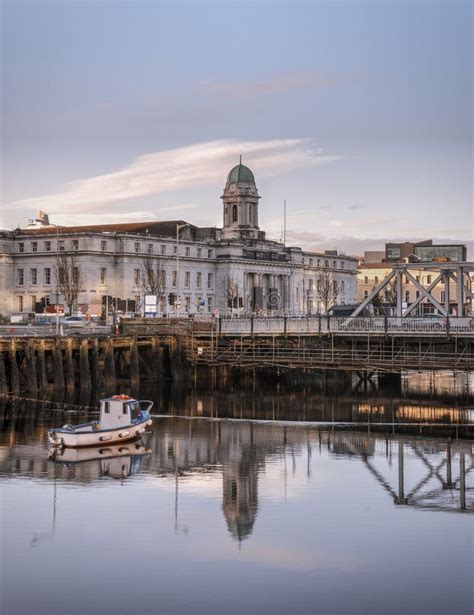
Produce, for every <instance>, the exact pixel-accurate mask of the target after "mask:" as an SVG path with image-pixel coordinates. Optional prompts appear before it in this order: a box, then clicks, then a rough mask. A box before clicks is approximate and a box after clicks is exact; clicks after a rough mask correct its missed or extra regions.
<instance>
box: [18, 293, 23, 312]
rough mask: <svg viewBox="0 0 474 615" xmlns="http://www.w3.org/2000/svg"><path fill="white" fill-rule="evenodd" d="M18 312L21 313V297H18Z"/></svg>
mask: <svg viewBox="0 0 474 615" xmlns="http://www.w3.org/2000/svg"><path fill="white" fill-rule="evenodd" d="M18 311H19V312H23V297H22V296H20V297H18Z"/></svg>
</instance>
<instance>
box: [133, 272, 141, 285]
mask: <svg viewBox="0 0 474 615" xmlns="http://www.w3.org/2000/svg"><path fill="white" fill-rule="evenodd" d="M133 284H134V285H135V286H140V269H134V270H133Z"/></svg>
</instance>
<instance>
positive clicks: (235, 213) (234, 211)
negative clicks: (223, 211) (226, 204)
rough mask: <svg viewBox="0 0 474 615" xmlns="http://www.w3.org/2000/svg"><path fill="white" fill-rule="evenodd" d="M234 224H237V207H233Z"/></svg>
mask: <svg viewBox="0 0 474 615" xmlns="http://www.w3.org/2000/svg"><path fill="white" fill-rule="evenodd" d="M232 222H237V205H232Z"/></svg>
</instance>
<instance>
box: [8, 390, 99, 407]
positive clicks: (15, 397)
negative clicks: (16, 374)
mask: <svg viewBox="0 0 474 615" xmlns="http://www.w3.org/2000/svg"><path fill="white" fill-rule="evenodd" d="M0 397H3V398H6V399H11V400H18V401H33V402H36V403H40V404H47V405H54V404H56V405H57V406H61V407H67V408H73V409H75V410H95V411H97V408H96V407H95V406H87V405H84V404H72V403H70V402H63V401H55V400H53V399H39V398H36V397H24V396H23V395H13V394H11V393H0Z"/></svg>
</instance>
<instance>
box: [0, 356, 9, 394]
mask: <svg viewBox="0 0 474 615" xmlns="http://www.w3.org/2000/svg"><path fill="white" fill-rule="evenodd" d="M0 393H3V394H5V393H8V383H7V374H6V372H5V358H4V356H3V352H0Z"/></svg>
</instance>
